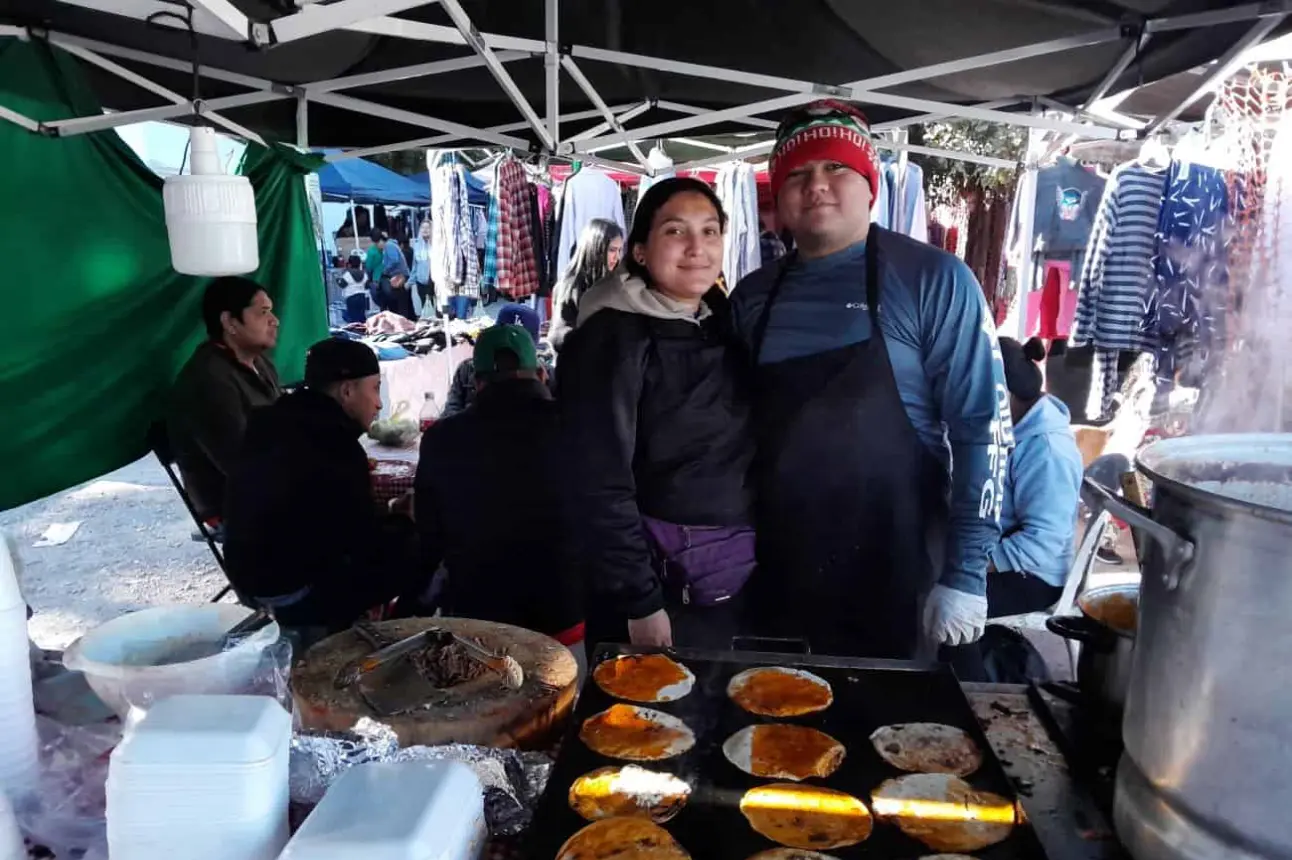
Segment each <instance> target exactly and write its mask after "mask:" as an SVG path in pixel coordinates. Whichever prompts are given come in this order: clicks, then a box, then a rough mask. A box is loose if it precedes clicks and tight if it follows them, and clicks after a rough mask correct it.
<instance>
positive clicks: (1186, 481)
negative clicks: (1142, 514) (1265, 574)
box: [1136, 433, 1292, 521]
mask: <svg viewBox="0 0 1292 860" xmlns="http://www.w3.org/2000/svg"><path fill="white" fill-rule="evenodd" d="M1136 461H1137V463H1138V465H1139V468H1140V471H1142V472H1143V473H1144V474H1145V475H1147V476H1148V477H1149V478H1150V479H1151V480H1152V481H1153V483H1154V484H1166V485H1169V486H1173V487H1174V488H1175V489H1177V490H1181V491H1184V492H1185V493H1186V494H1187V495H1190V496H1193V497H1195V498H1199V499H1202V500H1204V501H1211V502H1222V503H1228V504H1230V505H1233V504H1237V505H1239V506H1241V507H1243V508H1245V509H1248V510H1251V511H1256V512H1261V513H1264V514H1266V515H1270V516H1273V517H1275V518H1277V519H1280V520H1288V521H1292V433H1231V434H1220V435H1211V436H1182V437H1180V438H1178V439H1165V440H1163V441H1161V442H1155V443H1154V444H1152V445H1150V446H1148V447H1147V448H1145V449H1144V450H1143V451H1141V452H1140V454H1139V456H1138V457H1137V458H1136Z"/></svg>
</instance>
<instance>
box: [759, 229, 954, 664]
mask: <svg viewBox="0 0 1292 860" xmlns="http://www.w3.org/2000/svg"><path fill="white" fill-rule="evenodd" d="M881 232H882V231H880V230H879V229H878V228H876V227H873V226H872V227H871V229H870V233H869V235H868V236H867V238H866V284H865V296H866V308H867V310H868V312H869V314H870V323H871V336H870V338H869V339H868V340H866V341H864V342H862V343H857V344H853V345H852V346H846V347H841V348H839V349H834V350H830V351H827V352H823V353H818V354H816V355H809V356H803V357H800V358H792V359H787V360H785V361H779V362H775V363H771V364H766V365H759V364H758V358H759V356H760V355H761V352H762V346H763V338H764V336H765V334H766V332H767V323H768V320H769V319H770V317H771V311H772V307H773V305H774V304H775V303H776V299H777V298H778V296H779V294H780V289H781V284H782V281H783V280H784V274H785V271H786V267H783V268H782V269H781V275H780V277H778V278H777V280H776V283H775V284H774V285H773V287H772V290H771V292H770V293H769V294H768V297H767V302H766V304H765V305H764V307H763V310H762V314H761V316H760V317H759V319H758V321H757V324H756V326H755V329H754V332H753V337H752V344H751V346H752V352H753V361H754V373H755V379H756V381H757V386H756V389H757V395H756V399H755V412H754V414H755V427H756V428H757V433H758V446H759V458H758V466H757V468H758V480H759V487H758V489H759V510H758V540H759V552H758V559H759V570H758V573H757V574H756V577H755V581H754V583H752V584H751V585H752V588H753V591H752V600H753V601H754V603H755V611H756V616H755V617H756V624H757V625H758V626H759V627H760V628H761V629H763V630H769V631H775V632H776V633H777V635H780V636H790V637H801V638H805V639H807V640H808V643H809V645H810V647H811V649H812V651H813V652H816V653H821V654H840V655H849V656H860V657H882V658H895V659H911V658H913V657H916V656H924V655H925V653H926V652H925V651H924V649H923V647H922V646H923V644H924V642H923V640H924V637H923V635H922V633H921V625H920V611H921V608H922V603H923V598H924V596H925V595H926V594H927V593H928V591H929V589H930V588H931V587H932V584H933V580H934V573H935V570H936V568H935V566H934V561H935V558H934V557H933V556H931V552H930V551H931V550H932V551H933V553H934V554H936V555H937V556H940V554H941V548H942V543H941V540H942V536H943V531H944V529H945V522H946V514H947V477H946V470H945V469H944V468H943V467H942V465H941V464H940V463H939V462H938V461H937V459H936V458H935V457H934V456H933V454H932V453H931V452H930V451H929V450H928V448H927V447H926V446H925V445H924V444H923V443H922V442H921V441H920V439H919V437H918V435H917V434H916V432H915V428H914V426H913V425H912V424H911V420H910V418H909V416H908V415H907V413H906V409H905V407H904V406H903V405H902V400H901V396H900V395H899V392H898V389H897V381H896V379H895V378H894V376H893V368H892V365H891V363H890V362H889V358H888V350H887V348H886V347H885V345H884V337H883V332H882V330H881V329H880V326H879V295H880V283H879V256H880V254H881V253H882V252H881V249H880V248H879V247H878V246H879V236H880V234H881ZM938 563H939V564H940V559H938Z"/></svg>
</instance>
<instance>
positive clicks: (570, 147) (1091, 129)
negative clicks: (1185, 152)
mask: <svg viewBox="0 0 1292 860" xmlns="http://www.w3.org/2000/svg"><path fill="white" fill-rule="evenodd" d="M852 97H853V98H854V99H856V100H857V101H860V102H863V103H869V104H877V105H885V106H888V107H899V108H906V109H908V110H915V111H938V112H941V113H943V114H945V115H946V116H948V117H963V118H967V119H980V120H986V121H988V122H1000V123H1006V124H1008V125H1022V126H1030V127H1034V128H1048V129H1053V130H1055V131H1066V132H1069V133H1071V134H1082V135H1085V136H1087V137H1095V138H1115V137H1117V136H1118V132H1119V130H1118V129H1114V128H1107V127H1103V126H1092V125H1081V124H1078V123H1074V122H1068V121H1065V120H1060V119H1051V118H1049V117H1034V116H1027V115H1026V114H1012V113H1005V112H1003V111H997V110H988V109H986V108H978V107H971V106H967V105H955V104H949V103H946V102H935V101H929V100H927V99H913V98H908V97H906V96H896V95H891V94H889V93H876V92H862V93H853V94H852ZM786 99H789V100H791V101H792V102H793V104H802V103H804V102H806V101H811V97H807V98H804V97H802V96H786V97H785V98H784V99H772V100H771V101H770V102H762V103H759V104H758V105H756V106H755V107H757V108H758V110H760V111H761V110H765V109H766V107H765V106H766V105H768V104H771V103H772V102H775V103H777V104H779V106H780V107H781V108H788V107H791V106H792V105H791V104H785V103H784V102H785V101H786ZM748 107H750V106H749V105H746V106H744V107H735V108H729V109H727V110H719V111H713V112H711V113H709V114H707V115H705V116H698V117H694V118H688V119H680V120H673V121H671V122H662V123H658V124H656V125H648V126H643V127H641V128H635V129H631V130H630V131H627V132H622V133H618V132H617V133H615V134H607V135H602V136H600V137H595V138H592V139H590V140H585V141H578V142H575V143H566V144H563V145H562V146H561V149H562V150H563V151H564V152H563V154H569V153H573V152H587V151H588V150H589V149H590V148H592V147H600V146H602V145H604V144H607V143H622V142H623V141H625V140H646V139H649V138H652V137H667V136H670V135H672V134H673V133H674V132H679V131H687V130H690V129H692V128H695V127H697V126H704V125H712V124H714V123H719V122H723V121H726V120H730V119H736V118H738V117H740V116H743V115H745V114H744V111H745V110H746V109H747V108H748Z"/></svg>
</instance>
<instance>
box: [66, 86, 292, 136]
mask: <svg viewBox="0 0 1292 860" xmlns="http://www.w3.org/2000/svg"><path fill="white" fill-rule="evenodd" d="M288 98H291V95H290V94H289V93H275V92H267V91H265V90H257V91H256V92H253V93H242V94H240V95H236V96H225V97H223V98H218V99H204V100H203V101H202V104H201V111H200V113H202V114H203V115H206V116H210V114H211V112H212V111H217V110H223V109H224V108H233V107H242V106H244V105H254V104H261V103H263V102H272V101H278V100H280V99H288ZM196 110H197V106H196V105H194V104H193V102H190V101H189V100H188V99H184V100H183V101H181V102H176V103H175V104H173V105H166V106H164V107H155V108H140V109H139V110H131V111H121V112H120V113H101V114H95V115H94V116H80V117H73V118H70V119H55V120H50V121H49V122H47V123H45V127H46V128H52V129H57V130H58V135H59V137H73V136H75V135H78V134H89V133H90V132H94V131H103V130H104V129H109V128H118V127H120V126H123V125H130V124H132V123H136V122H148V121H151V120H164V119H172V118H174V117H180V116H189V115H190V114H192V113H194V112H195V111H196Z"/></svg>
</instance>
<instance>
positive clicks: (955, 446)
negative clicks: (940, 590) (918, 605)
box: [920, 255, 1013, 595]
mask: <svg viewBox="0 0 1292 860" xmlns="http://www.w3.org/2000/svg"><path fill="white" fill-rule="evenodd" d="M941 259H942V265H941V266H940V267H939V268H938V269H936V270H934V271H932V272H930V273H928V275H926V280H925V282H924V283H923V284H921V290H920V329H921V340H922V344H921V346H922V350H923V355H924V370H925V373H926V374H927V375H928V378H929V381H930V383H931V385H932V389H933V402H934V404H935V405H936V406H937V407H938V409H939V411H940V418H941V420H942V422H943V423H944V424H945V425H946V428H947V439H948V441H949V442H950V443H951V462H952V466H951V499H950V516H949V521H948V529H947V543H946V558H945V561H944V564H943V569H942V574H941V576H940V577H939V580H938V581H939V583H940V584H942V585H945V586H947V587H948V588H952V589H955V590H956V591H963V592H966V593H968V594H975V595H983V594H986V590H987V560H988V554H989V553H990V552H991V550H992V548H993V547H994V546H995V544H996V542H997V540H998V539H999V537H1000V509H1001V505H1002V504H1003V501H1004V485H1005V468H1006V457H1007V455H1008V451H1009V448H1010V447H1011V446H1012V445H1013V428H1012V426H1011V424H1010V420H1009V409H1008V403H1009V395H1008V392H1007V390H1006V388H1005V371H1004V367H1003V365H1002V364H1001V358H1000V344H999V342H998V341H997V340H996V326H995V324H994V323H993V322H992V319H991V316H990V313H989V312H988V309H987V302H986V300H985V299H984V298H983V294H982V289H981V288H980V287H979V286H978V282H977V280H976V279H975V278H974V276H973V273H972V272H971V271H970V270H969V267H968V266H966V265H965V264H964V263H963V262H962V261H960V260H958V259H956V258H955V257H952V256H950V255H944V256H942V258H941Z"/></svg>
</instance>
